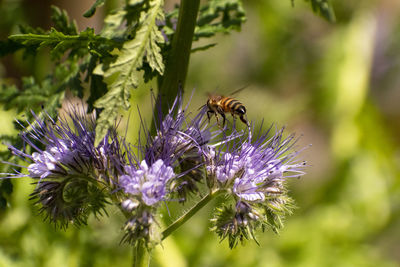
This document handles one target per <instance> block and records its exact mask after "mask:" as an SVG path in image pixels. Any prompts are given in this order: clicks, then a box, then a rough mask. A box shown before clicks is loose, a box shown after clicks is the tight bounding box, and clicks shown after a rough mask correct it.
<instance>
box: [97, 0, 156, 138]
mask: <svg viewBox="0 0 400 267" xmlns="http://www.w3.org/2000/svg"><path fill="white" fill-rule="evenodd" d="M163 3H164V1H163V0H152V1H149V9H148V10H147V12H142V13H141V16H140V19H139V23H138V26H137V30H136V34H135V38H134V39H133V40H129V41H127V42H125V43H124V45H123V46H122V49H121V50H120V51H119V52H117V53H116V56H117V59H116V61H115V62H113V63H111V64H110V65H109V66H107V69H106V70H105V71H104V73H103V76H104V81H105V82H106V83H107V85H108V88H109V91H108V92H107V94H106V95H104V96H103V97H102V98H100V99H99V100H97V101H96V102H95V104H94V106H95V107H96V108H101V109H103V111H102V112H101V113H100V117H99V119H98V121H97V127H96V144H98V142H99V140H101V139H102V138H103V137H104V136H105V135H106V133H107V131H108V129H109V128H110V127H111V126H112V125H113V124H114V121H115V119H116V117H117V114H118V110H119V108H125V109H128V108H129V98H130V90H131V89H132V88H136V87H137V86H138V81H139V77H140V76H139V72H138V71H137V69H138V68H140V67H141V66H142V64H143V58H144V57H146V59H147V61H148V63H149V65H150V66H151V68H152V69H154V70H157V71H158V72H159V73H160V74H162V73H163V71H164V64H163V60H162V56H161V49H160V48H159V46H158V43H161V42H163V41H164V39H163V38H162V35H161V33H160V32H159V30H158V27H157V24H156V22H157V20H159V19H163V10H162V7H163ZM102 67H103V68H104V67H105V66H102ZM99 68H100V67H99ZM95 73H96V74H101V72H99V71H95Z"/></svg>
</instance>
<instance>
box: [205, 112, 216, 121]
mask: <svg viewBox="0 0 400 267" xmlns="http://www.w3.org/2000/svg"><path fill="white" fill-rule="evenodd" d="M213 113H215V112H214V111H212V110H207V118H208V122H210V119H211V115H210V114H213Z"/></svg>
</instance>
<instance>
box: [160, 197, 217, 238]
mask: <svg viewBox="0 0 400 267" xmlns="http://www.w3.org/2000/svg"><path fill="white" fill-rule="evenodd" d="M221 192H222V191H221V190H215V191H211V192H210V193H208V194H207V195H206V196H204V197H203V198H202V199H201V200H200V201H199V202H198V203H197V204H196V205H194V206H193V207H192V208H191V209H190V210H188V211H187V212H186V213H185V214H183V215H182V216H181V217H179V218H178V219H177V220H176V221H175V222H173V223H172V224H171V225H170V226H168V228H167V229H165V230H164V231H163V232H162V237H161V238H162V240H164V239H165V238H167V237H168V236H169V235H170V234H172V233H173V232H174V231H175V230H176V229H178V228H179V227H180V226H181V225H182V224H184V223H185V222H186V221H187V220H189V219H190V218H191V217H192V216H193V215H194V214H196V213H197V212H198V211H199V210H200V209H201V208H203V207H204V206H205V205H206V204H207V203H208V202H210V201H211V200H212V199H213V198H215V197H216V196H217V195H219V194H220V193H221Z"/></svg>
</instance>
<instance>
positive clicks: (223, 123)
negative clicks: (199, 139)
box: [221, 113, 226, 128]
mask: <svg viewBox="0 0 400 267" xmlns="http://www.w3.org/2000/svg"><path fill="white" fill-rule="evenodd" d="M221 116H222V119H223V121H222V128H224V127H225V120H226V117H225V114H224V113H221Z"/></svg>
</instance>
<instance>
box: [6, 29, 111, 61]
mask: <svg viewBox="0 0 400 267" xmlns="http://www.w3.org/2000/svg"><path fill="white" fill-rule="evenodd" d="M9 39H10V40H12V41H14V42H17V43H19V44H22V45H23V46H25V47H27V48H29V47H34V48H36V49H38V48H42V47H50V48H51V49H52V50H51V56H52V59H54V60H56V59H60V58H61V57H62V56H63V55H64V54H65V53H66V52H67V51H71V53H70V54H71V55H73V54H79V55H80V56H84V55H85V54H87V52H88V51H89V52H93V51H96V53H97V54H100V55H101V54H103V53H104V54H103V55H104V56H108V53H105V52H106V51H107V50H111V49H112V47H114V46H117V45H118V44H117V43H115V42H114V41H112V40H109V39H107V38H104V37H102V36H100V35H96V34H95V33H94V30H93V29H92V28H87V29H86V30H84V31H82V32H80V33H79V35H65V34H64V33H62V32H60V31H57V29H55V28H52V29H51V30H50V32H49V34H34V33H28V34H14V35H11V36H10V37H9ZM104 45H106V46H108V47H109V48H108V49H105V50H104V49H103V50H101V49H98V50H90V47H101V46H104Z"/></svg>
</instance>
